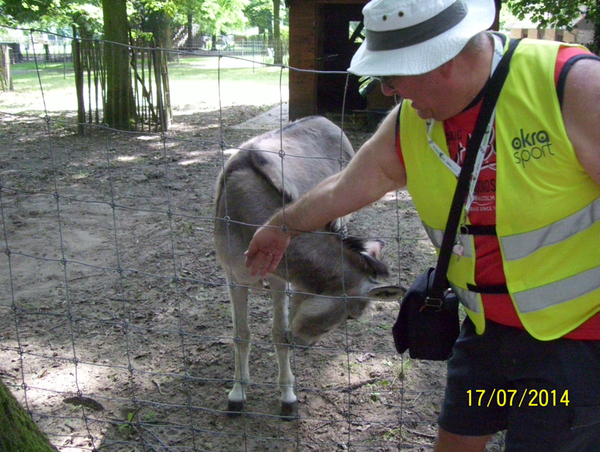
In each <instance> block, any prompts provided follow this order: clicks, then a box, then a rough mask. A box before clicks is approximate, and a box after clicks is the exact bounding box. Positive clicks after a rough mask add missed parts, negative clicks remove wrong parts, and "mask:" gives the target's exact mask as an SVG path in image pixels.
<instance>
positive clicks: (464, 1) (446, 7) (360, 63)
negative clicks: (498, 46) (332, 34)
mask: <svg viewBox="0 0 600 452" xmlns="http://www.w3.org/2000/svg"><path fill="white" fill-rule="evenodd" d="M363 15H364V24H365V31H366V38H365V41H364V42H363V43H362V45H361V46H360V48H359V49H358V51H357V52H356V53H355V54H354V57H353V58H352V62H351V63H350V68H349V69H348V71H349V72H351V73H353V74H356V75H371V76H385V75H417V74H424V73H426V72H429V71H432V70H434V69H435V68H438V67H440V66H441V65H442V64H444V63H446V62H447V61H450V60H451V59H452V58H454V57H455V56H456V55H458V54H459V53H460V51H461V50H462V49H463V48H464V46H465V44H466V43H467V42H468V41H469V39H471V38H472V37H473V36H475V35H476V34H477V33H479V32H481V31H484V30H487V29H488V28H489V27H490V26H491V25H492V23H493V22H494V18H495V16H496V7H495V3H494V0H435V1H432V0H372V1H370V2H369V3H367V4H366V5H365V7H364V8H363Z"/></svg>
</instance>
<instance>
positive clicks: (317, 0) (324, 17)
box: [286, 0, 394, 120]
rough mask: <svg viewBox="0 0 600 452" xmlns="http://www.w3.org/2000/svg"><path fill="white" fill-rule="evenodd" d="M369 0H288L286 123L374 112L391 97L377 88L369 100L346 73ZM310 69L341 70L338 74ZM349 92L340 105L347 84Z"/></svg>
mask: <svg viewBox="0 0 600 452" xmlns="http://www.w3.org/2000/svg"><path fill="white" fill-rule="evenodd" d="M366 3H367V0H287V2H286V5H287V7H288V8H289V19H290V44H289V54H290V60H289V65H290V67H291V68H292V69H290V73H289V86H290V88H289V89H290V104H289V115H290V120H295V119H298V118H301V117H304V116H309V115H314V114H325V113H340V112H341V111H342V107H343V106H344V107H345V111H346V112H355V111H367V110H373V111H378V110H382V109H387V108H391V107H392V106H393V104H394V101H393V99H389V98H386V97H385V96H383V94H381V92H380V90H379V89H376V90H374V91H373V92H372V93H371V94H370V95H369V96H367V98H364V97H362V96H360V94H359V92H358V87H359V82H358V77H356V76H354V75H350V76H349V77H348V76H347V75H346V74H345V73H344V72H345V71H346V69H348V67H349V66H350V61H351V59H352V56H353V55H354V53H355V52H356V50H357V49H358V47H359V46H360V44H361V42H362V39H363V38H362V34H363V33H364V32H363V27H362V18H363V16H362V9H363V7H364V6H365V5H366ZM313 71H327V72H331V71H340V72H343V73H340V74H331V73H315V72H313ZM347 80H348V83H349V85H348V89H347V94H346V99H345V104H344V91H345V87H346V81H347Z"/></svg>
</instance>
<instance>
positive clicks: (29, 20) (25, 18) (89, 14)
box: [0, 0, 102, 31]
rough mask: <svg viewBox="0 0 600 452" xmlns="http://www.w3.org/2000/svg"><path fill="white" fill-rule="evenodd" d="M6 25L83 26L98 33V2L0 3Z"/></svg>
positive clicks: (30, 0)
mask: <svg viewBox="0 0 600 452" xmlns="http://www.w3.org/2000/svg"><path fill="white" fill-rule="evenodd" d="M0 12H1V13H2V21H3V23H6V24H12V25H18V24H35V25H37V27H38V28H48V27H69V28H70V27H71V25H76V26H82V25H83V24H85V26H86V27H87V28H90V29H93V30H94V31H97V30H99V29H101V25H100V24H101V21H102V9H101V7H100V0H92V1H90V0H88V1H84V0H0Z"/></svg>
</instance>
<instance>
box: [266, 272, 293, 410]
mask: <svg viewBox="0 0 600 452" xmlns="http://www.w3.org/2000/svg"><path fill="white" fill-rule="evenodd" d="M269 284H270V286H271V298H272V299H273V329H272V336H273V344H275V351H276V352H277V362H278V364H279V389H280V390H281V413H280V416H281V417H283V418H284V419H285V420H291V419H294V418H295V417H296V416H297V413H298V399H297V397H296V394H295V393H294V383H295V379H294V374H293V373H292V368H291V367H290V357H289V353H290V347H289V340H288V336H289V314H288V304H289V302H288V297H287V295H286V294H285V290H286V283H285V282H283V281H281V280H275V279H272V280H270V281H269Z"/></svg>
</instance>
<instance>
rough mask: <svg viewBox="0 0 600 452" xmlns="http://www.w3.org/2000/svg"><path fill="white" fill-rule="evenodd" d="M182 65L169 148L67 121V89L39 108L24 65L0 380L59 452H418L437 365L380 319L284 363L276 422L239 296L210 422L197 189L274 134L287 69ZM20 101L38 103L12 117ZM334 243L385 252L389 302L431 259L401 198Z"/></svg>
mask: <svg viewBox="0 0 600 452" xmlns="http://www.w3.org/2000/svg"><path fill="white" fill-rule="evenodd" d="M177 64H180V63H178V62H177V61H175V62H174V63H173V66H170V67H169V71H170V73H171V74H174V73H175V72H176V71H178V70H181V71H182V70H183V69H182V68H181V67H178V66H177ZM196 64H197V65H198V66H199V67H200V68H201V69H202V70H203V71H201V73H199V74H198V75H196V76H193V77H189V78H188V79H181V80H179V81H177V80H175V77H173V76H171V95H172V102H173V111H174V118H173V123H172V125H171V128H170V129H169V130H168V132H149V131H144V132H135V131H120V130H116V129H111V128H109V127H107V126H106V125H104V124H81V123H78V122H77V116H76V111H75V110H76V108H75V109H74V108H73V99H72V98H71V95H72V93H73V91H69V90H71V88H69V87H68V86H66V87H64V88H61V89H62V90H61V91H60V92H54V90H52V89H51V85H52V83H51V81H52V80H53V78H52V77H55V76H56V73H52V72H51V71H47V72H44V70H43V68H40V67H38V68H37V69H36V74H35V75H36V77H32V78H30V79H29V80H28V81H26V82H24V84H23V85H21V86H22V87H23V88H21V87H20V86H19V85H18V84H17V87H16V94H14V95H12V96H14V97H11V95H8V94H7V95H6V96H5V95H4V94H3V95H2V96H3V97H0V121H1V122H2V143H1V145H0V162H1V163H0V218H1V221H2V225H1V228H0V231H1V232H0V235H1V240H2V247H3V251H4V252H3V254H2V256H1V257H0V285H1V287H2V290H1V291H0V363H1V364H0V378H1V379H2V381H4V382H5V383H6V384H7V385H8V386H9V387H10V388H11V390H12V391H13V393H14V394H15V395H16V397H17V398H18V399H19V401H20V402H21V403H22V405H23V406H24V407H26V409H27V410H28V411H29V412H30V414H31V415H32V417H33V419H34V420H35V421H36V422H37V423H38V424H39V425H40V426H41V427H42V429H43V430H44V431H45V432H46V433H47V434H48V435H49V437H50V440H51V441H52V443H53V444H54V445H56V446H57V447H58V449H59V450H61V451H93V450H106V451H138V450H139V451H165V452H166V451H308V450H316V451H334V450H352V451H392V450H394V451H396V450H403V451H409V450H415V451H416V450H431V448H432V446H431V445H432V442H433V439H434V437H435V423H436V415H437V413H438V411H439V404H440V399H441V396H442V393H443V381H444V377H445V366H444V364H442V363H427V362H415V361H411V360H410V359H407V358H406V357H404V356H399V355H398V354H397V353H396V352H395V351H394V349H393V343H392V339H391V333H390V330H391V326H392V324H393V322H394V320H395V317H396V315H397V310H398V302H397V301H391V302H383V301H377V300H373V301H372V303H371V306H370V307H369V308H368V310H367V312H366V313H365V315H364V316H363V317H362V318H361V319H359V320H349V321H348V322H345V323H344V324H343V325H342V326H340V327H339V328H337V329H335V330H334V331H332V332H330V333H329V334H328V335H327V336H326V337H324V338H323V339H322V340H321V341H320V342H318V343H317V344H316V345H315V346H313V347H309V348H308V349H306V348H294V347H292V348H291V365H292V371H293V373H294V375H295V377H296V383H295V391H296V394H297V395H298V399H299V409H298V417H297V418H294V419H293V420H291V421H283V420H282V419H281V418H280V417H279V416H278V414H279V400H278V399H279V390H278V386H277V366H276V357H275V353H274V349H273V344H272V341H271V333H270V329H271V308H272V306H271V302H270V298H269V296H268V292H267V291H266V290H264V291H261V290H259V291H255V292H254V293H253V295H252V298H251V301H250V309H249V318H250V327H251V330H252V339H251V344H252V347H253V348H252V354H251V368H250V371H251V378H252V380H251V382H245V384H246V386H247V388H248V390H247V393H248V401H247V405H246V408H245V410H244V412H243V413H242V415H241V416H239V417H237V418H233V419H232V418H229V417H228V416H227V413H226V411H227V393H228V391H229V390H230V389H231V387H232V386H233V383H234V380H235V378H234V375H233V366H234V359H235V357H234V351H233V340H234V338H232V333H231V331H232V328H231V314H230V306H229V299H228V295H227V283H226V280H225V275H224V273H223V271H222V269H221V268H220V267H219V264H218V263H217V260H216V256H215V251H214V245H213V238H212V230H213V224H214V221H215V218H214V213H213V207H212V203H213V197H214V186H215V182H216V180H217V176H218V174H219V172H220V171H221V169H222V168H223V165H224V162H225V161H226V160H227V159H228V157H229V155H230V154H229V151H228V150H230V149H235V148H237V147H239V146H240V145H241V144H242V143H243V142H244V141H246V140H248V139H249V138H251V137H253V136H255V135H257V134H260V133H262V132H263V131H264V130H267V129H277V128H280V127H282V125H283V124H285V123H286V122H287V118H286V116H285V111H286V108H285V107H286V102H287V82H286V80H287V73H288V72H289V71H293V70H295V69H294V68H290V67H286V66H276V67H274V66H271V65H268V64H265V63H259V62H257V61H253V60H245V59H241V58H229V57H223V56H217V57H216V58H212V59H211V60H209V61H204V60H203V61H199V62H197V63H196ZM16 70H17V69H16V68H15V71H16ZM210 74H212V75H213V76H209V75H210ZM46 77H48V78H46ZM25 87H26V88H25ZM22 89H27V90H29V92H30V93H32V94H34V93H35V97H36V98H37V100H31V99H23V100H22V101H21V102H20V101H19V99H18V98H16V96H18V95H19V93H22V91H21V90H22ZM73 90H74V88H73ZM342 102H343V99H340V103H342ZM338 119H340V118H338ZM338 122H339V121H338ZM339 125H341V127H342V128H343V129H344V130H345V132H346V133H347V135H348V137H349V138H350V140H351V141H352V143H353V144H354V146H355V148H356V149H358V146H359V145H360V144H361V143H362V142H363V141H364V140H365V139H366V138H367V137H368V133H366V132H364V131H363V130H361V129H360V128H358V127H355V124H354V122H353V120H352V117H351V116H350V115H345V114H342V115H341V123H340V124H339ZM81 126H84V127H85V128H86V133H85V134H84V135H83V136H81V135H80V134H78V133H77V132H78V128H79V127H81ZM283 164H284V165H285V160H284V161H283ZM357 183H360V181H357ZM348 229H349V232H350V233H351V234H352V235H356V236H361V237H368V238H377V239H381V240H383V241H385V242H386V247H385V251H384V254H383V257H382V259H383V260H384V261H385V262H386V263H387V264H388V265H389V268H390V273H391V276H390V278H389V280H388V281H383V282H389V283H402V284H404V285H406V284H407V283H409V282H410V281H411V280H412V279H413V278H414V276H415V275H417V274H419V273H420V271H421V270H422V269H423V268H424V267H425V266H426V265H428V264H430V263H431V261H432V259H433V249H432V248H431V246H430V245H429V244H428V242H427V241H426V240H425V238H424V237H425V236H424V234H423V231H422V229H421V226H420V223H419V221H418V218H417V216H416V213H415V211H414V209H413V206H412V203H411V200H410V198H409V197H408V195H407V194H406V193H405V192H397V193H390V194H388V196H386V197H384V198H383V199H382V200H380V201H379V202H377V203H375V204H374V205H373V206H371V207H369V208H366V209H364V210H363V211H361V212H359V213H357V214H356V215H355V216H354V217H353V218H352V219H351V220H350V222H349V224H348ZM491 447H492V448H490V450H496V449H493V447H495V446H491Z"/></svg>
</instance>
